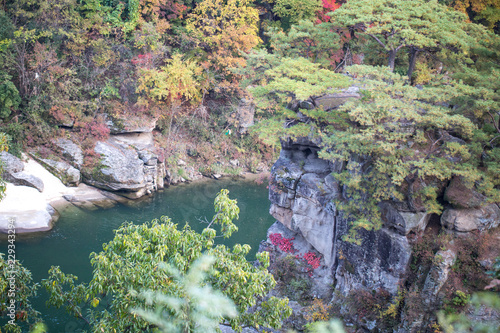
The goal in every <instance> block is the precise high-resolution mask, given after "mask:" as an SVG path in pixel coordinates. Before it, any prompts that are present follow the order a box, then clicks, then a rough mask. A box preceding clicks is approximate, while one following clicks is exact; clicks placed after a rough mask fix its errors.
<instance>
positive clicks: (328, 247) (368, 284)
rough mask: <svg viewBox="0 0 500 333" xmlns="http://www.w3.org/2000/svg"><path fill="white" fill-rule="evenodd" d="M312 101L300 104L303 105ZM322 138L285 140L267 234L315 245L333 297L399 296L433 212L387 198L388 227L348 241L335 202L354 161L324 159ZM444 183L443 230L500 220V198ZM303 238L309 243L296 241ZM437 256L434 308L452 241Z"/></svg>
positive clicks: (335, 101) (479, 227) (415, 327)
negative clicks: (416, 241)
mask: <svg viewBox="0 0 500 333" xmlns="http://www.w3.org/2000/svg"><path fill="white" fill-rule="evenodd" d="M356 92H357V91H356V89H355V88H353V89H351V90H348V91H345V92H343V93H341V94H335V95H330V96H325V97H322V98H320V99H317V100H314V101H311V102H309V104H310V105H309V106H310V107H315V106H317V105H322V106H323V107H324V108H325V109H333V108H336V107H338V106H339V105H341V104H342V103H344V102H345V101H346V100H347V99H348V98H356V97H358V96H357V93H356ZM306 106H307V105H300V107H301V108H305V107H306ZM292 107H293V106H292ZM299 116H300V114H299ZM319 145H320V143H318V142H313V141H311V140H309V139H307V138H299V139H295V140H294V141H291V140H288V141H282V151H281V154H280V157H279V159H278V160H277V161H276V163H275V164H274V166H273V168H272V171H271V181H270V186H269V189H270V190H269V199H270V201H271V208H270V213H271V214H272V215H273V216H274V217H275V218H276V220H277V222H276V223H277V225H274V226H273V227H272V228H271V229H270V230H269V234H272V233H281V234H283V237H288V238H289V239H291V238H292V237H293V238H294V239H295V240H300V241H299V242H297V244H295V246H296V248H298V250H299V253H301V252H302V253H303V252H305V251H309V248H313V249H314V250H315V251H317V252H318V253H320V254H321V255H322V266H321V267H320V268H318V269H316V270H315V272H314V276H313V287H312V290H311V294H314V295H318V296H323V297H328V296H330V295H331V293H332V291H333V290H335V291H336V292H337V295H339V294H340V295H343V296H347V295H349V294H350V293H352V292H354V291H356V290H359V289H364V290H368V291H373V292H375V291H376V290H379V289H384V290H386V291H388V292H389V293H391V294H392V295H396V294H397V292H398V287H399V286H401V285H403V283H404V282H405V281H406V278H407V277H408V275H409V271H410V262H411V258H412V246H411V241H410V239H411V237H412V235H416V234H420V233H422V232H423V231H424V230H425V229H426V227H427V225H428V223H429V221H430V219H431V214H428V213H426V212H425V210H424V209H423V206H422V205H419V203H418V202H415V201H414V200H412V198H408V200H407V201H408V202H399V201H398V202H396V201H386V202H381V203H379V208H380V212H381V218H382V222H383V224H382V227H381V228H380V229H379V230H376V231H373V230H372V231H366V230H360V231H359V232H358V235H359V238H360V240H361V242H360V244H359V245H357V244H354V243H352V242H348V241H345V240H344V239H345V236H346V235H347V234H348V231H349V228H350V222H351V221H350V220H349V218H348V217H346V216H345V215H344V214H343V213H342V212H341V211H340V210H339V209H338V207H337V206H336V202H337V203H338V202H341V201H346V200H349V198H348V195H347V191H346V189H345V188H342V186H340V184H339V182H338V181H336V179H335V177H334V175H335V174H336V173H340V172H341V171H343V170H346V168H347V164H349V162H345V163H344V162H339V161H336V162H335V161H326V160H322V159H320V158H319V157H318V151H319V150H320V147H319ZM357 163H358V164H359V165H363V164H366V163H369V161H364V160H357ZM358 171H359V170H358ZM359 172H361V171H359ZM443 185H444V187H443V190H444V191H443V192H444V193H443V197H442V198H443V201H444V203H445V209H444V211H443V214H442V216H440V217H438V216H434V217H433V220H434V221H439V218H440V221H441V228H443V230H445V231H448V232H451V233H454V235H465V234H466V233H467V232H471V231H485V230H488V229H491V228H496V227H498V226H499V224H500V209H499V206H498V204H497V203H488V202H487V201H486V198H485V197H484V196H482V195H481V194H479V193H478V192H475V191H474V190H473V189H470V187H467V186H465V184H463V183H462V181H461V179H460V178H454V179H452V180H451V181H450V182H449V183H448V184H443ZM416 186H417V185H416ZM301 242H302V243H303V245H298V244H300V243H301ZM269 244H270V242H269V243H268V245H269ZM437 256H439V258H440V259H441V258H442V260H436V264H435V266H434V267H432V268H431V269H430V272H429V273H428V275H427V278H425V276H424V278H425V279H424V280H425V284H424V286H423V288H424V292H425V295H426V299H427V300H426V301H427V302H428V304H427V303H426V304H427V306H428V309H430V308H429V307H430V306H431V305H432V306H434V305H436V304H438V303H439V301H440V298H439V297H440V291H441V288H442V287H443V285H444V284H445V283H446V281H447V279H448V272H449V270H450V267H451V266H452V265H453V263H454V260H455V258H456V254H455V253H454V251H453V250H452V249H450V248H447V249H443V250H441V252H439V253H438V254H437ZM422 274H424V273H422ZM426 274H427V273H426ZM441 296H442V295H441ZM403 317H404V316H403ZM425 319H428V318H425V317H424V315H423V314H422V316H421V317H419V318H416V319H415V318H414V319H413V321H411V322H404V323H402V324H401V330H400V331H401V332H403V331H405V332H417V331H419V330H420V329H422V327H423V326H422V325H424V324H425V323H424V321H425ZM365 328H366V327H365Z"/></svg>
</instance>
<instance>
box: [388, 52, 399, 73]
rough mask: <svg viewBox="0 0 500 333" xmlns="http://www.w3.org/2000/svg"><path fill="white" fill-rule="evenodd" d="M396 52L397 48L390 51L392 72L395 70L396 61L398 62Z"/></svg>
mask: <svg viewBox="0 0 500 333" xmlns="http://www.w3.org/2000/svg"><path fill="white" fill-rule="evenodd" d="M396 52H397V50H390V51H389V64H388V66H389V67H390V68H391V72H394V63H395V62H396Z"/></svg>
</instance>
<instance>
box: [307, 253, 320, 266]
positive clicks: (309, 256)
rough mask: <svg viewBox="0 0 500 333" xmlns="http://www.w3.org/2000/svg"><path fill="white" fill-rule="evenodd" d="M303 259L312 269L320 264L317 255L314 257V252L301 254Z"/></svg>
mask: <svg viewBox="0 0 500 333" xmlns="http://www.w3.org/2000/svg"><path fill="white" fill-rule="evenodd" d="M303 258H304V260H306V261H307V263H308V264H309V265H311V267H312V268H313V269H316V268H318V267H319V266H320V260H319V257H316V253H314V252H307V253H305V254H304V256H303Z"/></svg>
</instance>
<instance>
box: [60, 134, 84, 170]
mask: <svg viewBox="0 0 500 333" xmlns="http://www.w3.org/2000/svg"><path fill="white" fill-rule="evenodd" d="M53 143H54V145H56V146H57V147H58V148H59V149H61V152H62V155H63V157H64V158H66V160H67V161H68V162H69V163H70V164H71V165H73V166H74V167H75V168H77V169H80V168H81V167H82V165H83V152H82V149H81V148H80V146H78V145H77V144H76V143H74V142H73V141H71V140H68V139H63V138H58V139H56V140H54V142H53Z"/></svg>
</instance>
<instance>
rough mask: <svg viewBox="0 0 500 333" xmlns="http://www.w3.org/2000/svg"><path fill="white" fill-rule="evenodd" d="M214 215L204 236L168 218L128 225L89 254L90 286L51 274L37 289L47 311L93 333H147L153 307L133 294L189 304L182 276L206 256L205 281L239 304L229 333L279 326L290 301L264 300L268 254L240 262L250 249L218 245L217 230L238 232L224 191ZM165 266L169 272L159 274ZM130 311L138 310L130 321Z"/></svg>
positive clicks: (56, 270) (174, 312)
mask: <svg viewBox="0 0 500 333" xmlns="http://www.w3.org/2000/svg"><path fill="white" fill-rule="evenodd" d="M214 208H215V216H214V218H213V219H212V221H211V223H210V224H209V225H208V226H207V227H206V228H205V229H204V230H203V232H202V233H201V234H200V233H197V232H195V231H193V230H192V229H191V228H190V227H189V225H188V224H186V225H185V226H184V227H183V228H182V229H179V228H178V227H177V225H176V224H174V223H173V222H172V221H170V219H168V218H167V217H162V218H161V219H160V220H154V221H152V222H151V223H146V224H143V225H133V224H131V223H125V224H124V225H122V226H121V227H120V228H119V229H118V230H116V232H115V237H114V239H113V240H111V241H110V242H108V243H106V244H104V245H103V250H102V251H101V252H99V253H92V254H91V256H90V257H91V259H90V261H91V264H92V266H93V276H92V279H91V281H90V282H89V283H88V284H76V279H77V278H76V277H75V276H72V275H69V274H64V273H63V272H62V271H61V270H60V269H59V268H58V267H52V268H51V270H50V276H49V278H48V279H47V280H44V281H43V282H42V284H43V285H44V287H45V288H46V289H47V290H48V291H49V294H50V299H49V304H51V305H53V306H57V307H60V306H65V307H66V309H67V310H68V311H69V312H70V313H72V314H74V315H75V316H77V317H80V318H81V319H82V320H85V321H86V322H87V323H88V324H89V325H90V326H91V328H92V330H93V331H95V332H99V331H103V330H104V331H105V332H106V331H109V330H111V329H114V330H116V331H120V332H126V331H133V332H142V331H149V330H151V329H153V328H154V325H151V324H150V323H149V322H148V321H145V320H143V319H141V318H140V317H138V316H137V315H136V314H137V313H139V314H141V315H143V314H144V313H145V312H146V313H150V312H154V311H155V308H156V307H155V306H153V305H152V304H151V302H147V301H146V299H145V297H137V296H138V295H137V293H138V292H142V291H146V290H150V291H154V292H155V293H156V292H157V293H161V294H163V295H168V297H173V298H178V299H184V298H185V297H188V296H189V295H190V294H189V292H188V290H187V289H186V288H185V287H186V285H185V283H184V282H183V281H184V280H183V279H182V278H179V275H185V274H187V276H189V275H190V273H189V272H190V269H191V268H193V265H195V262H196V260H197V259H198V258H200V257H202V255H203V254H206V255H209V256H211V257H213V258H214V263H213V270H211V271H210V272H209V274H208V276H207V279H206V281H207V282H208V283H210V284H211V286H212V288H213V289H215V290H216V291H218V292H221V293H222V294H223V295H225V297H228V298H230V299H231V300H232V301H233V302H234V304H235V305H236V308H237V311H238V315H237V316H236V317H232V318H231V317H230V318H228V324H229V325H231V326H232V327H233V329H236V330H241V328H242V327H245V326H253V327H259V326H265V327H274V328H278V327H280V326H281V323H282V321H283V320H284V319H285V318H287V317H288V316H289V315H290V314H291V309H290V308H289V307H288V299H278V298H276V297H268V293H269V291H270V290H271V289H272V288H273V287H274V286H275V284H276V282H275V281H274V279H273V277H272V275H271V274H270V273H269V272H268V270H267V267H268V265H269V254H268V253H267V252H262V253H259V254H257V259H258V264H257V265H254V264H252V263H250V262H248V261H247V260H246V258H245V257H246V255H247V254H248V252H249V251H250V246H248V245H240V244H236V245H235V246H234V247H233V248H232V249H229V248H227V247H226V246H224V245H216V244H215V243H216V237H217V234H218V232H217V231H216V229H214V228H215V227H217V228H220V233H219V236H224V237H229V236H230V235H231V234H232V233H233V232H235V231H237V227H236V226H235V225H234V224H233V222H232V221H233V220H234V219H235V218H237V217H238V213H239V209H238V206H237V204H236V200H230V199H229V198H228V191H227V190H222V191H221V192H220V193H219V195H218V196H217V197H216V199H215V201H214ZM164 264H168V265H169V266H171V267H173V268H174V271H173V270H172V269H164V268H162V267H163V265H164ZM195 266H196V265H195ZM175 272H178V273H175ZM198 281H199V280H198ZM203 286H205V284H204V283H202V285H201V287H203ZM146 298H147V297H146ZM187 301H188V302H189V300H187ZM156 305H158V304H156ZM250 308H252V310H251V311H248V310H249V309H250ZM133 309H142V310H143V311H140V312H137V311H135V313H136V314H134V313H131V311H132V310H133ZM165 310H166V311H167V313H165V315H166V316H168V315H172V316H174V317H175V318H177V319H178V320H182V318H179V317H177V316H176V315H182V314H184V315H186V314H188V312H185V311H184V310H182V309H179V308H177V310H175V309H170V310H168V309H165ZM185 310H186V309H185ZM191 310H193V311H196V309H194V308H193V309H191ZM169 311H170V312H169ZM177 319H176V320H177ZM184 319H187V318H185V317H184ZM219 320H220V321H223V318H219ZM177 322H178V321H177ZM182 322H184V323H188V329H187V330H183V331H182V332H191V330H190V329H189V323H193V322H192V321H189V320H188V321H186V320H183V321H182ZM160 327H161V326H160Z"/></svg>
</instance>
